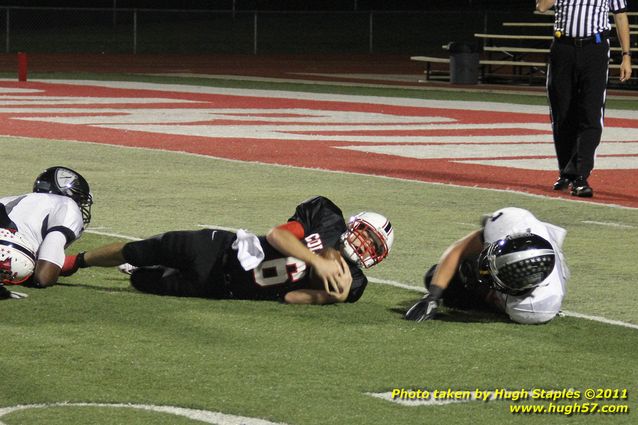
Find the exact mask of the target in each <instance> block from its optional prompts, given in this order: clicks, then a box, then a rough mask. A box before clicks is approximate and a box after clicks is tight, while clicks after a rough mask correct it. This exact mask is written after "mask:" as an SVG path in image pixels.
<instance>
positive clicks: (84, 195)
mask: <svg viewBox="0 0 638 425" xmlns="http://www.w3.org/2000/svg"><path fill="white" fill-rule="evenodd" d="M33 191H34V192H37V193H53V194H55V195H62V196H68V197H69V198H71V199H73V200H74V201H75V203H76V204H78V207H80V211H82V221H83V222H84V225H85V226H86V225H87V224H89V222H90V221H91V205H93V196H92V195H91V190H90V188H89V184H88V183H87V182H86V180H85V179H84V177H82V176H81V175H80V174H78V173H77V172H75V171H73V170H72V169H70V168H67V167H51V168H47V169H46V170H44V171H43V172H42V173H40V175H39V176H38V177H37V178H36V179H35V183H33Z"/></svg>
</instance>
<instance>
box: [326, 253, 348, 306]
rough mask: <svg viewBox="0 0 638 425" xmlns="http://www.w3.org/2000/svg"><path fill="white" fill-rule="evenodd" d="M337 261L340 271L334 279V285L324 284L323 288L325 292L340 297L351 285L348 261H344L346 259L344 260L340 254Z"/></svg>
mask: <svg viewBox="0 0 638 425" xmlns="http://www.w3.org/2000/svg"><path fill="white" fill-rule="evenodd" d="M338 261H339V263H340V265H341V270H342V273H341V274H340V275H338V276H337V278H336V279H335V281H334V283H335V285H333V286H330V285H326V288H325V289H326V292H328V293H329V294H331V295H334V296H336V297H340V296H341V295H342V294H347V293H348V292H350V287H351V286H352V274H351V273H350V267H348V263H346V260H344V259H343V257H341V256H339V259H338Z"/></svg>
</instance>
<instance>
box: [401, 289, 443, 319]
mask: <svg viewBox="0 0 638 425" xmlns="http://www.w3.org/2000/svg"><path fill="white" fill-rule="evenodd" d="M439 304H440V300H437V299H434V297H432V296H431V295H430V294H428V295H426V296H424V297H423V298H421V299H420V300H419V301H417V303H416V304H414V305H413V306H412V307H410V309H409V310H408V311H407V312H406V313H405V320H414V321H415V322H422V321H424V320H430V319H432V318H434V316H435V315H436V312H437V310H438V309H439Z"/></svg>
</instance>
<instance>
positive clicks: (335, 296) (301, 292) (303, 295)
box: [284, 256, 352, 304]
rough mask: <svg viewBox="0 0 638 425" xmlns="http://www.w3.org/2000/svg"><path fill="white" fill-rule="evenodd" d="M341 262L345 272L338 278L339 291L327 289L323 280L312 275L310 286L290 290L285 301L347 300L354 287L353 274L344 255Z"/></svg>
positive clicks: (311, 302)
mask: <svg viewBox="0 0 638 425" xmlns="http://www.w3.org/2000/svg"><path fill="white" fill-rule="evenodd" d="M339 262H341V265H342V267H343V268H344V273H343V274H341V275H340V276H339V277H338V278H337V285H338V287H339V290H338V291H331V290H330V291H329V290H327V289H325V288H324V286H323V285H324V284H323V282H321V281H320V280H317V279H313V277H312V276H311V279H310V286H311V287H310V288H303V289H296V290H294V291H290V292H288V293H287V294H286V295H285V296H284V301H285V302H286V303H288V304H335V303H343V302H346V300H347V299H348V295H349V294H350V288H351V287H352V274H351V273H350V267H348V264H347V263H346V260H344V259H343V257H341V256H339ZM321 288H324V289H321Z"/></svg>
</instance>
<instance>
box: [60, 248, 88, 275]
mask: <svg viewBox="0 0 638 425" xmlns="http://www.w3.org/2000/svg"><path fill="white" fill-rule="evenodd" d="M83 267H86V264H85V263H84V252H80V253H79V254H75V255H67V256H66V257H64V264H63V265H62V270H61V271H60V276H71V275H72V274H75V272H77V271H78V269H80V268H83Z"/></svg>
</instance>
